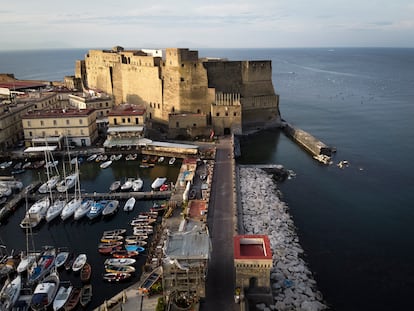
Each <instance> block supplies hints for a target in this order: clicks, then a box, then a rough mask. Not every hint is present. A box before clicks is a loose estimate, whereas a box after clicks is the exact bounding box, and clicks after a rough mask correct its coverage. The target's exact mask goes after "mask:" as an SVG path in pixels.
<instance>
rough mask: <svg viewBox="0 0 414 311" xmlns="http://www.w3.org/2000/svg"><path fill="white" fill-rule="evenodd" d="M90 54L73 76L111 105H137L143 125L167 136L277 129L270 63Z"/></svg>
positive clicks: (171, 54) (186, 54) (172, 54)
mask: <svg viewBox="0 0 414 311" xmlns="http://www.w3.org/2000/svg"><path fill="white" fill-rule="evenodd" d="M162 54H163V51H161V50H124V49H123V48H122V47H119V46H116V47H114V48H112V49H111V50H90V51H89V52H88V54H87V55H86V56H85V59H84V60H78V61H77V62H76V66H75V77H76V78H77V79H79V80H81V82H82V85H83V87H84V88H87V89H94V90H100V91H103V92H105V93H107V94H109V95H111V96H113V97H114V99H115V104H116V105H119V104H122V103H130V104H135V105H142V106H144V107H145V108H146V111H147V125H148V126H150V127H153V128H157V129H160V128H166V129H167V128H168V135H169V136H170V137H171V138H172V137H177V136H186V137H195V136H203V135H206V136H209V135H210V134H212V133H214V134H215V135H223V134H230V133H234V134H245V133H247V132H249V131H250V130H257V129H262V128H265V127H274V126H278V125H279V123H280V113H279V96H278V95H277V94H276V93H275V91H274V87H273V83H272V66H271V61H268V60H265V61H228V60H224V59H216V58H214V59H209V58H199V56H198V51H192V50H189V49H184V48H167V49H166V50H165V52H164V57H162Z"/></svg>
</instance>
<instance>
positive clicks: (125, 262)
mask: <svg viewBox="0 0 414 311" xmlns="http://www.w3.org/2000/svg"><path fill="white" fill-rule="evenodd" d="M135 262H136V260H135V259H134V258H108V259H106V260H105V262H104V265H106V266H111V265H112V266H130V265H133V264H134V263H135Z"/></svg>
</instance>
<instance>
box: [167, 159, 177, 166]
mask: <svg viewBox="0 0 414 311" xmlns="http://www.w3.org/2000/svg"><path fill="white" fill-rule="evenodd" d="M175 160H176V159H175V157H172V158H171V159H170V160H169V161H168V164H169V165H173V164H174V163H175Z"/></svg>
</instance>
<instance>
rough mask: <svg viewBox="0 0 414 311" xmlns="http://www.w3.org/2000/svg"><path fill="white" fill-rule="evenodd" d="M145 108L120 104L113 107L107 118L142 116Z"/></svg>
mask: <svg viewBox="0 0 414 311" xmlns="http://www.w3.org/2000/svg"><path fill="white" fill-rule="evenodd" d="M145 111H146V110H145V108H144V107H143V106H138V105H132V104H122V105H118V106H115V107H114V108H112V110H111V111H110V112H109V113H108V116H131V115H134V116H142V115H144V114H145Z"/></svg>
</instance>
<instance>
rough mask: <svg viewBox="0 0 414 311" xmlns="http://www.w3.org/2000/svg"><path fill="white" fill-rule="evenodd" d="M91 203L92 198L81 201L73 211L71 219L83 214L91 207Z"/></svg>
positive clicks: (80, 216)
mask: <svg viewBox="0 0 414 311" xmlns="http://www.w3.org/2000/svg"><path fill="white" fill-rule="evenodd" d="M92 204H93V200H90V199H85V200H83V201H82V203H81V205H80V206H79V207H78V208H77V209H76V211H75V213H74V214H73V219H75V220H79V219H81V218H82V217H83V216H85V215H86V214H87V213H88V212H89V211H90V209H91V207H92Z"/></svg>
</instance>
